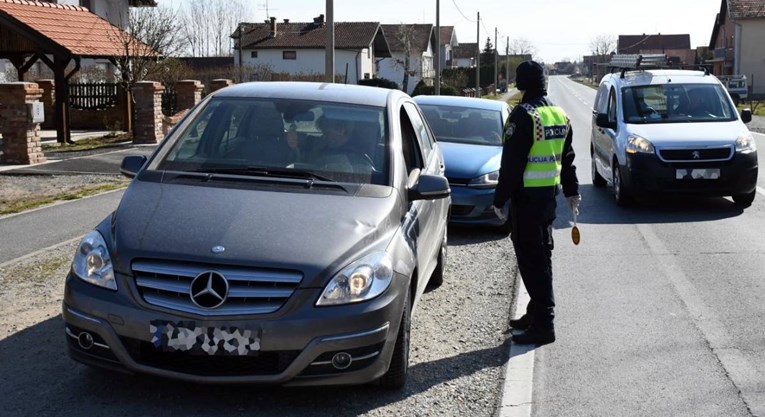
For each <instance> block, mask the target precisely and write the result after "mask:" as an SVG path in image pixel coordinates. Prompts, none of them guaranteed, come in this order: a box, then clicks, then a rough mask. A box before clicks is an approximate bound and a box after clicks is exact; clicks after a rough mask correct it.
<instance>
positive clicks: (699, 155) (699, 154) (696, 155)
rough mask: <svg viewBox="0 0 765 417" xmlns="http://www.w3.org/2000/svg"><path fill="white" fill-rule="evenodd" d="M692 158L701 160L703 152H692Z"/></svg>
mask: <svg viewBox="0 0 765 417" xmlns="http://www.w3.org/2000/svg"><path fill="white" fill-rule="evenodd" d="M691 156H692V157H693V159H701V152H699V151H693V152H691Z"/></svg>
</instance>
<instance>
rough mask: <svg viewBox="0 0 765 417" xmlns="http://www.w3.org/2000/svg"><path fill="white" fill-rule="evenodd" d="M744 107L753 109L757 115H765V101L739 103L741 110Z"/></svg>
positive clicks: (753, 112)
mask: <svg viewBox="0 0 765 417" xmlns="http://www.w3.org/2000/svg"><path fill="white" fill-rule="evenodd" d="M744 109H751V110H752V114H753V115H755V116H765V101H751V102H745V103H741V104H739V105H738V111H739V112H741V110H744Z"/></svg>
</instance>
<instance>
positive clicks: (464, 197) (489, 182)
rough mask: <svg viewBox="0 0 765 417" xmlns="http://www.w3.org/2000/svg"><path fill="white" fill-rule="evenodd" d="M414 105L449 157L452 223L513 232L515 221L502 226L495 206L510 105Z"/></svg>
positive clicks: (436, 100)
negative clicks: (504, 132) (492, 206)
mask: <svg viewBox="0 0 765 417" xmlns="http://www.w3.org/2000/svg"><path fill="white" fill-rule="evenodd" d="M414 101H415V102H417V104H418V105H419V106H420V108H421V109H422V112H423V114H424V115H425V119H426V120H427V121H428V124H430V127H431V130H432V131H433V134H435V135H436V139H437V140H438V142H439V144H440V145H441V150H442V151H443V153H444V163H445V164H446V177H447V178H448V179H449V185H450V186H451V189H452V204H451V216H450V217H449V220H450V222H452V223H455V224H485V225H493V226H498V227H499V228H500V230H501V231H503V232H506V233H509V232H510V222H509V221H506V222H502V221H500V220H499V219H498V218H497V216H496V215H495V214H494V211H493V210H492V209H491V208H490V207H491V205H492V202H493V200H494V189H495V188H496V186H497V180H498V179H499V167H500V164H501V160H502V134H503V127H504V125H505V122H506V121H507V119H508V117H509V116H510V106H508V105H507V103H505V102H502V101H497V100H486V99H479V98H470V97H454V96H417V97H415V98H414ZM505 212H507V208H506V207H505Z"/></svg>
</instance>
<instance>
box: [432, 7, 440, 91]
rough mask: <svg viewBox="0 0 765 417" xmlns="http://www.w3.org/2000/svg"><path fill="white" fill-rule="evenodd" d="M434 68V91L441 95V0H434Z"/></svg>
mask: <svg viewBox="0 0 765 417" xmlns="http://www.w3.org/2000/svg"><path fill="white" fill-rule="evenodd" d="M433 61H434V62H433V64H434V68H435V70H436V80H435V82H434V84H435V85H434V87H435V93H436V95H437V96H440V95H441V1H440V0H436V50H435V58H434V59H433Z"/></svg>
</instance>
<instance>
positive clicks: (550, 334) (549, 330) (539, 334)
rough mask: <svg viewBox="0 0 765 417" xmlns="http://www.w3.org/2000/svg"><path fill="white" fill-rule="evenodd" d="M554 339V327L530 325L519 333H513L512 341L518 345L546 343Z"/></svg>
mask: <svg viewBox="0 0 765 417" xmlns="http://www.w3.org/2000/svg"><path fill="white" fill-rule="evenodd" d="M554 341H555V328H554V327H552V326H549V327H547V326H545V327H536V326H532V327H529V329H528V330H526V331H525V332H523V333H521V334H516V335H513V342H514V343H517V344H519V345H546V344H548V343H552V342H554Z"/></svg>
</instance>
